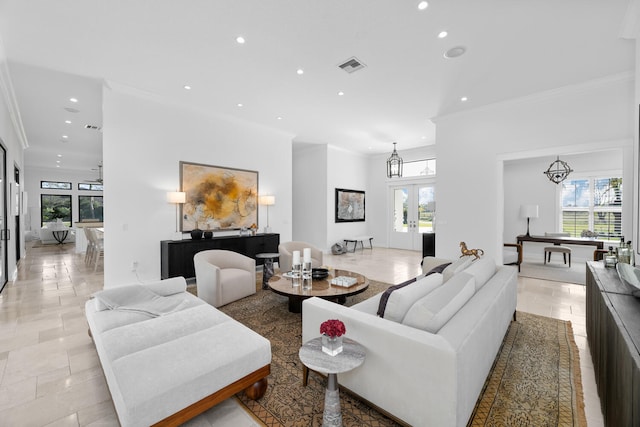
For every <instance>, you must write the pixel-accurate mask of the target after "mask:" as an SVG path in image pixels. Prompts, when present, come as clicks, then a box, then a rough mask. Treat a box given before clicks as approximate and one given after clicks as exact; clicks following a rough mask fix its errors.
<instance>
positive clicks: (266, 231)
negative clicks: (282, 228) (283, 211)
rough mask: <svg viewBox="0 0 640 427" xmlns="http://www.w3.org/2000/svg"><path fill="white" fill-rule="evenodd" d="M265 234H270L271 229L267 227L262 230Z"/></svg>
mask: <svg viewBox="0 0 640 427" xmlns="http://www.w3.org/2000/svg"><path fill="white" fill-rule="evenodd" d="M264 232H265V234H268V233H271V227H269V226H267V227H265V228H264Z"/></svg>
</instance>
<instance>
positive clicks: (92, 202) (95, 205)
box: [78, 196, 104, 222]
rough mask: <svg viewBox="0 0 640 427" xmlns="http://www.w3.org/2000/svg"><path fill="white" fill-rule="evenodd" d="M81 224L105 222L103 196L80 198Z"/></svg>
mask: <svg viewBox="0 0 640 427" xmlns="http://www.w3.org/2000/svg"><path fill="white" fill-rule="evenodd" d="M78 209H79V212H80V215H79V219H80V222H103V219H104V216H103V211H102V196H78Z"/></svg>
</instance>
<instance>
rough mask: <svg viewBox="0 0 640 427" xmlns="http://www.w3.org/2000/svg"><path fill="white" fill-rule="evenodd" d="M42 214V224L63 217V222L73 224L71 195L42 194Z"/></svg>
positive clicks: (68, 224)
mask: <svg viewBox="0 0 640 427" xmlns="http://www.w3.org/2000/svg"><path fill="white" fill-rule="evenodd" d="M40 214H41V218H42V221H41V223H42V225H44V224H45V223H47V222H54V221H57V220H58V219H61V220H62V222H63V223H64V224H65V225H67V226H69V227H70V226H71V196H63V195H59V194H41V195H40Z"/></svg>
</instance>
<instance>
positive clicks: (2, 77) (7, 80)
mask: <svg viewBox="0 0 640 427" xmlns="http://www.w3.org/2000/svg"><path fill="white" fill-rule="evenodd" d="M0 90H1V91H2V97H3V98H4V101H5V104H6V105H7V110H8V111H9V116H11V123H12V124H13V129H14V131H15V133H16V136H17V137H18V141H20V145H21V146H22V148H23V149H27V148H28V147H29V142H28V141H27V134H26V133H25V131H24V126H23V125H22V117H20V108H19V107H18V101H17V99H16V93H15V91H14V90H13V82H12V81H11V73H10V72H9V64H8V62H7V55H6V53H5V50H4V44H3V43H2V38H0Z"/></svg>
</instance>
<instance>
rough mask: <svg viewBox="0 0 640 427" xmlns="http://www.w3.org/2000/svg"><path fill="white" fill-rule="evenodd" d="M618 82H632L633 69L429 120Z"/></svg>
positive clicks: (434, 120)
mask: <svg viewBox="0 0 640 427" xmlns="http://www.w3.org/2000/svg"><path fill="white" fill-rule="evenodd" d="M620 82H630V83H632V82H634V73H633V71H625V72H622V73H617V74H612V75H609V76H606V77H601V78H598V79H593V80H589V81H586V82H582V83H575V84H571V85H566V86H561V87H558V88H555V89H550V90H545V91H542V92H537V93H534V94H531V95H526V96H522V97H520V98H512V99H507V100H504V101H498V102H493V103H491V104H486V105H481V106H479V107H477V108H471V109H468V110H462V111H456V112H453V113H450V114H444V115H442V116H437V117H433V118H431V119H430V120H431V121H432V122H434V123H436V124H437V123H438V122H442V121H445V120H448V119H451V118H456V117H463V116H465V115H467V114H476V113H479V112H484V111H491V110H493V109H495V108H503V107H505V106H506V107H508V106H515V105H519V104H528V103H533V102H540V101H545V100H549V99H553V98H557V97H560V96H564V95H567V94H570V93H580V92H585V91H587V90H591V89H594V88H599V87H605V86H609V85H611V84H616V83H620Z"/></svg>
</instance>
